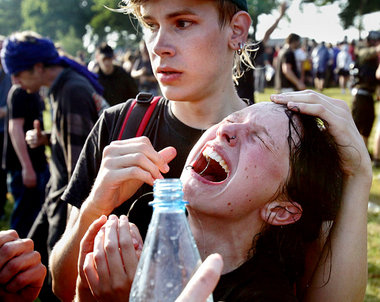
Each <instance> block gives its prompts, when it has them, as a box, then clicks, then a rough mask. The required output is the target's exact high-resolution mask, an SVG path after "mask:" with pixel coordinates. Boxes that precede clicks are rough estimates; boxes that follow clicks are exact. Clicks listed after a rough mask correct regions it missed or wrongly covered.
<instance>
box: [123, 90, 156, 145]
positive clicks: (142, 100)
mask: <svg viewBox="0 0 380 302" xmlns="http://www.w3.org/2000/svg"><path fill="white" fill-rule="evenodd" d="M160 99H161V97H160V96H156V97H153V96H152V95H151V94H147V93H139V94H138V95H137V97H136V99H135V100H133V102H132V104H131V105H130V107H129V109H128V111H127V113H126V115H125V118H124V121H123V124H122V126H121V128H120V132H119V135H118V138H117V139H118V140H121V139H122V137H123V134H124V132H126V135H125V134H124V138H131V137H138V136H142V135H143V133H144V130H145V128H146V127H147V125H148V123H149V120H150V118H151V116H152V114H153V112H154V109H155V108H156V105H157V103H158V101H159V100H160ZM128 121H130V122H131V124H130V125H128V127H127V123H128ZM136 129H137V130H136Z"/></svg>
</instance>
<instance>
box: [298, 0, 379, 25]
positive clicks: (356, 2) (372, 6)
mask: <svg viewBox="0 0 380 302" xmlns="http://www.w3.org/2000/svg"><path fill="white" fill-rule="evenodd" d="M336 1H339V2H340V7H341V9H342V10H341V12H340V13H339V17H340V20H341V22H342V25H343V27H344V28H345V29H347V28H349V27H350V26H356V27H357V28H358V29H359V32H360V31H361V30H362V28H361V26H362V25H361V18H362V16H363V15H365V14H369V13H373V12H376V11H380V1H374V0H346V1H344V2H342V1H341V0H302V2H304V3H314V4H315V5H318V6H323V5H326V4H331V3H334V2H336ZM356 18H358V19H359V21H358V24H355V22H356Z"/></svg>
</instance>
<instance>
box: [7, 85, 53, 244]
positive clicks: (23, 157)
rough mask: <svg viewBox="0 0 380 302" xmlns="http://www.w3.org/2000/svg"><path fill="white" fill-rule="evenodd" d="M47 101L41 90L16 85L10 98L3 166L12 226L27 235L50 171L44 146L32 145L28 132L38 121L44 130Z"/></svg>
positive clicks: (21, 234)
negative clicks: (33, 91)
mask: <svg viewBox="0 0 380 302" xmlns="http://www.w3.org/2000/svg"><path fill="white" fill-rule="evenodd" d="M43 108H44V103H43V101H42V99H41V97H40V95H39V93H38V92H36V93H27V92H26V91H25V90H24V89H22V88H21V87H20V86H18V85H13V86H12V88H11V90H10V92H9V97H8V115H7V119H6V129H7V132H6V136H5V137H6V141H5V143H4V144H5V150H4V152H5V155H4V158H3V165H4V166H6V168H7V171H8V174H9V175H10V179H11V181H10V189H11V193H12V195H13V198H14V205H13V212H12V217H11V228H12V229H14V230H16V231H17V233H18V234H19V236H20V237H23V238H24V237H26V236H27V235H28V233H29V231H30V228H31V227H32V225H33V223H34V221H35V219H36V217H37V215H38V213H39V212H40V210H41V207H42V205H43V203H44V201H45V187H46V184H47V182H48V180H49V177H50V173H49V167H48V163H47V160H46V155H45V146H43V145H42V146H39V147H37V148H33V149H31V148H29V147H28V145H27V144H26V142H25V133H26V131H28V130H31V129H33V123H34V122H35V121H39V123H40V125H41V128H42V129H43V119H42V111H43Z"/></svg>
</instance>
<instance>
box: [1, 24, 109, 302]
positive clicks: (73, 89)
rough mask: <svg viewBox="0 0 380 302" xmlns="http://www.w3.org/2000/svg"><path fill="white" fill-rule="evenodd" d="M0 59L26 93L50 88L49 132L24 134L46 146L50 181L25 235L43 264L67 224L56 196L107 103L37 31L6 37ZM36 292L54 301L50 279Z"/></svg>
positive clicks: (88, 77) (85, 74)
mask: <svg viewBox="0 0 380 302" xmlns="http://www.w3.org/2000/svg"><path fill="white" fill-rule="evenodd" d="M1 59H2V63H3V67H4V69H5V71H6V72H7V73H9V74H11V75H12V79H13V82H14V83H15V84H19V85H20V86H21V87H22V88H23V89H25V90H26V91H27V92H28V93H35V92H38V91H39V89H40V88H41V87H42V86H45V87H48V88H49V98H50V104H51V108H52V112H51V113H52V127H51V132H50V133H47V132H44V131H42V129H41V124H40V121H39V120H35V122H34V123H33V126H34V128H33V129H32V130H29V131H27V132H26V135H25V139H26V142H27V143H28V145H29V146H30V147H31V148H36V147H39V146H41V145H44V144H45V145H47V144H49V145H50V147H51V160H50V162H49V168H50V179H49V182H48V184H47V190H46V198H45V202H44V204H43V206H42V209H41V211H40V212H39V214H38V216H37V218H36V221H35V222H34V224H33V226H32V228H31V230H30V232H29V234H28V237H29V238H31V239H33V241H34V244H35V247H36V250H38V251H39V252H40V254H41V257H42V262H43V263H44V264H45V265H46V266H48V261H49V260H48V259H49V254H50V252H51V250H52V248H53V246H54V245H55V243H56V242H57V241H58V239H59V238H60V237H61V235H62V233H63V231H64V229H65V226H66V221H67V205H66V203H64V202H63V201H62V200H61V199H60V197H61V195H62V194H63V192H64V190H65V188H66V186H67V184H68V182H69V180H70V177H71V175H72V173H73V171H74V167H75V165H76V162H77V159H78V157H79V154H80V151H81V148H82V147H83V144H84V142H85V140H86V138H87V135H88V134H89V132H90V131H91V129H92V127H93V126H94V125H95V123H96V121H97V120H98V117H99V114H100V113H101V112H102V110H104V109H105V107H108V104H106V102H105V101H104V99H103V97H102V96H101V94H102V92H103V88H102V87H101V85H100V84H99V83H98V81H97V77H96V75H95V74H93V73H91V72H89V71H88V69H87V68H86V67H84V66H83V65H81V64H79V63H78V62H76V61H74V60H72V59H70V58H68V57H66V56H61V55H59V53H58V51H57V49H56V47H55V45H54V43H53V42H52V41H51V40H49V39H47V38H44V37H42V36H40V35H39V34H37V33H34V32H30V31H25V32H17V33H14V34H12V35H10V36H9V37H8V38H7V39H6V41H5V43H4V46H3V49H2V52H1ZM45 281H46V282H45V283H46V284H45V285H44V288H43V289H42V290H41V293H40V300H41V301H49V302H53V301H57V300H58V299H57V297H55V295H54V294H53V293H52V290H51V284H49V283H50V282H51V278H46V280H45Z"/></svg>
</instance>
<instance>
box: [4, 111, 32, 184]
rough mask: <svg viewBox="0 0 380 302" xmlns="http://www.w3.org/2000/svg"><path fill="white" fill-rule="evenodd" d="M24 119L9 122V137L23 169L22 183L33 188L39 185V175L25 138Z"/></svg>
mask: <svg viewBox="0 0 380 302" xmlns="http://www.w3.org/2000/svg"><path fill="white" fill-rule="evenodd" d="M24 122H25V119H24V118H15V119H10V120H9V123H8V125H9V137H10V138H11V141H12V145H13V148H14V150H15V152H16V154H17V157H18V160H19V161H20V164H21V167H22V182H23V184H24V186H25V187H27V188H33V187H35V186H36V185H37V175H36V172H35V171H34V168H33V164H32V162H31V160H30V157H29V153H28V148H27V146H26V142H25V136H24Z"/></svg>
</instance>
